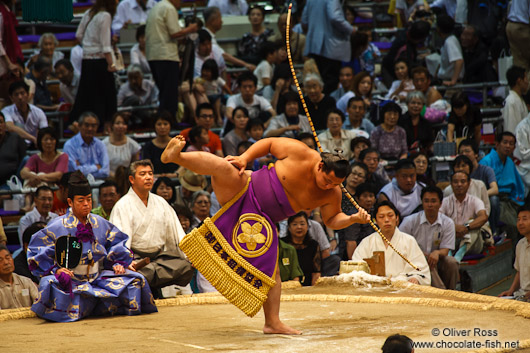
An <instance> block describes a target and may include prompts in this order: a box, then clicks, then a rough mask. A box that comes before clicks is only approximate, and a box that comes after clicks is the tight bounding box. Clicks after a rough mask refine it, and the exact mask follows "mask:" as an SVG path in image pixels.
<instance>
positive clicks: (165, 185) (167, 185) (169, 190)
mask: <svg viewBox="0 0 530 353" xmlns="http://www.w3.org/2000/svg"><path fill="white" fill-rule="evenodd" d="M151 191H152V192H153V193H155V194H157V195H158V196H160V197H162V198H163V199H164V200H166V201H167V203H169V204H170V205H173V203H174V202H175V199H176V197H177V195H176V194H175V186H174V185H173V182H172V181H171V179H169V178H168V177H160V178H158V179H156V182H155V184H154V185H153V188H152V189H151ZM188 228H189V227H188Z"/></svg>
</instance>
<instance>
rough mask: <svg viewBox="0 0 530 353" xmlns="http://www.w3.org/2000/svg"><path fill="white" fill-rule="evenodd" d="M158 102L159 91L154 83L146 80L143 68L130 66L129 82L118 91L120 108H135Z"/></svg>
mask: <svg viewBox="0 0 530 353" xmlns="http://www.w3.org/2000/svg"><path fill="white" fill-rule="evenodd" d="M157 100H158V89H157V88H156V86H155V84H154V83H153V82H152V81H149V80H144V73H143V72H142V68H141V67H140V66H138V65H129V67H128V68H127V82H125V83H124V84H122V85H121V86H120V90H119V91H118V105H119V106H135V105H150V104H155V103H156V102H157Z"/></svg>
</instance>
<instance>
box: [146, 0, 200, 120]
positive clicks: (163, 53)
mask: <svg viewBox="0 0 530 353" xmlns="http://www.w3.org/2000/svg"><path fill="white" fill-rule="evenodd" d="M179 6H180V1H179V0H163V1H160V2H159V3H157V4H156V5H155V6H154V7H153V8H152V9H151V11H150V12H149V16H148V20H147V25H146V28H145V34H146V44H145V45H146V46H145V53H146V55H145V56H146V57H147V60H148V62H149V66H150V68H151V72H152V74H153V79H154V80H155V83H156V86H157V87H158V90H159V92H160V110H161V111H165V110H167V111H169V113H170V114H171V116H172V117H174V116H175V114H176V112H177V108H178V86H179V84H180V80H179V62H180V57H179V51H178V42H177V41H178V40H180V39H183V38H185V37H186V36H187V35H188V34H190V33H193V32H197V30H198V29H199V27H198V25H197V23H195V22H193V23H191V24H190V25H189V26H188V27H186V28H181V27H180V24H179V16H178V7H179Z"/></svg>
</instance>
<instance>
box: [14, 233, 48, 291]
mask: <svg viewBox="0 0 530 353" xmlns="http://www.w3.org/2000/svg"><path fill="white" fill-rule="evenodd" d="M45 227H46V223H45V222H35V223H33V224H32V225H30V226H29V227H28V228H26V230H25V231H24V234H23V235H22V244H23V245H22V246H23V249H22V251H21V252H20V253H19V254H18V255H17V256H16V257H15V258H14V259H13V260H14V262H15V273H16V274H18V275H21V276H24V277H28V278H30V279H31V280H32V281H33V282H35V283H37V284H39V280H40V279H39V278H37V277H35V276H33V274H32V273H31V271H30V270H29V267H28V256H27V253H28V245H29V242H30V240H31V236H32V235H33V234H35V233H37V232H38V231H39V230H41V229H42V228H45Z"/></svg>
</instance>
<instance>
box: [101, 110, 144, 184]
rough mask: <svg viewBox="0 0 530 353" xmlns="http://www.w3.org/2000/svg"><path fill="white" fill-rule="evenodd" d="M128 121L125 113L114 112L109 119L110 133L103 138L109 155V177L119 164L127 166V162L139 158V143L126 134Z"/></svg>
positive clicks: (112, 175) (129, 162) (114, 172)
mask: <svg viewBox="0 0 530 353" xmlns="http://www.w3.org/2000/svg"><path fill="white" fill-rule="evenodd" d="M128 123H129V118H128V117H127V116H126V115H125V114H123V113H116V114H114V116H113V117H112V120H111V121H110V124H111V125H110V134H109V136H108V137H105V138H104V139H103V144H104V145H105V147H106V149H107V154H108V156H109V175H110V176H111V177H114V175H115V174H116V169H117V168H118V167H119V166H120V165H121V166H124V167H129V164H131V163H132V162H134V161H137V160H138V159H140V150H141V147H140V145H139V144H138V142H136V141H135V140H133V139H132V138H130V137H128V136H127V135H126V134H127V124H128Z"/></svg>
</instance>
